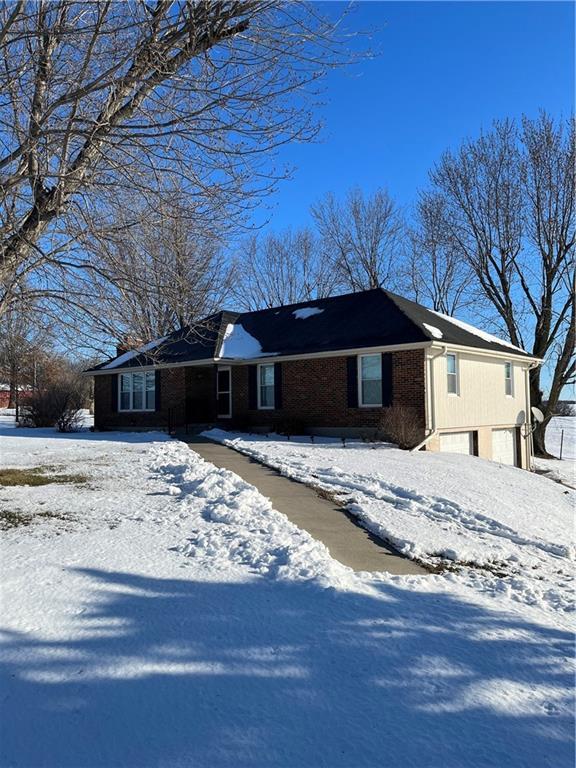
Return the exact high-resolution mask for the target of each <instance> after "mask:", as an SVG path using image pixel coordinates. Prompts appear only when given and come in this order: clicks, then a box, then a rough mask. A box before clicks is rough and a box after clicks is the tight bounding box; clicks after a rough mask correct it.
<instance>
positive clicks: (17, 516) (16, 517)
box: [0, 509, 68, 531]
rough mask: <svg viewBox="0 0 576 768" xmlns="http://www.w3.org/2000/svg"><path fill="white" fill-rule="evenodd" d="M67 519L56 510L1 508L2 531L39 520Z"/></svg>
mask: <svg viewBox="0 0 576 768" xmlns="http://www.w3.org/2000/svg"><path fill="white" fill-rule="evenodd" d="M46 519H53V520H67V519H68V518H66V517H64V515H58V514H56V513H55V512H36V513H35V514H30V513H28V512H20V511H19V510H8V509H0V531H9V530H10V529H11V528H19V527H21V526H24V525H30V524H31V523H33V522H37V521H39V520H46Z"/></svg>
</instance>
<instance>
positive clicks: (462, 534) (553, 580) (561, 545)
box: [206, 430, 576, 612]
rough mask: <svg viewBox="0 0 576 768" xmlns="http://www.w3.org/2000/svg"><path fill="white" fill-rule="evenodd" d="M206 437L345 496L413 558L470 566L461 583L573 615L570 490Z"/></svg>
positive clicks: (455, 466) (406, 458)
mask: <svg viewBox="0 0 576 768" xmlns="http://www.w3.org/2000/svg"><path fill="white" fill-rule="evenodd" d="M206 434H207V435H209V436H211V437H213V438H214V439H218V440H221V441H222V442H224V443H226V444H228V445H230V446H233V447H234V448H236V449H238V450H240V451H242V452H243V453H246V454H248V455H250V456H253V457H255V458H256V459H259V460H260V461H264V462H265V463H267V464H269V465H271V466H273V467H275V468H276V469H278V470H280V472H282V474H285V475H287V476H288V477H292V478H294V479H296V480H300V481H302V482H305V483H309V484H311V485H316V486H318V487H320V488H324V489H326V490H329V491H332V492H336V493H337V494H338V495H339V496H340V498H341V499H342V501H344V502H345V503H346V504H347V507H348V509H349V510H350V511H351V512H352V513H354V514H355V515H357V516H358V518H359V519H360V521H361V522H362V524H363V525H365V526H366V527H367V528H369V529H370V530H372V531H374V533H376V534H378V535H380V536H381V537H382V538H384V539H386V540H387V541H389V542H391V543H392V544H393V545H394V546H395V547H396V548H397V549H398V550H400V551H401V552H402V553H404V554H405V555H407V556H408V557H412V558H417V559H419V560H421V561H423V562H424V563H428V564H431V565H438V564H440V565H444V566H445V565H452V564H459V565H469V566H472V568H464V569H462V571H461V578H464V579H466V580H470V579H472V580H473V581H474V582H475V584H476V587H477V588H481V589H483V590H484V591H487V592H492V593H494V592H496V593H500V592H506V593H507V594H508V595H509V596H511V597H513V598H514V599H516V600H518V601H521V602H523V603H526V604H534V605H539V606H541V607H542V608H544V609H550V610H553V611H554V612H558V611H560V612H564V611H572V610H573V607H574V604H573V587H574V560H575V547H574V537H573V523H574V501H575V498H576V494H575V493H574V492H573V491H571V490H569V489H567V488H565V487H564V486H561V485H558V484H557V483H553V482H551V481H550V480H548V479H547V478H544V477H541V476H538V475H535V474H531V473H528V472H526V471H524V470H521V469H516V468H515V467H508V466H503V465H500V464H496V463H494V462H491V461H484V460H482V459H479V458H477V457H474V456H460V455H456V454H448V453H427V452H418V453H414V454H410V453H407V452H406V451H400V450H398V449H396V448H394V447H393V446H390V445H386V444H382V443H380V444H373V445H370V444H364V443H360V442H349V443H348V444H347V447H343V446H342V444H341V442H340V441H337V440H334V439H323V440H322V439H318V438H316V440H315V442H314V443H313V444H312V443H311V442H310V439H309V438H293V439H292V440H290V441H289V440H286V439H284V438H280V437H276V436H268V437H260V436H257V435H239V434H238V435H234V434H232V433H229V432H222V431H220V430H212V431H211V432H209V433H206ZM494 574H496V576H495V575H494Z"/></svg>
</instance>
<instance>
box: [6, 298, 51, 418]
mask: <svg viewBox="0 0 576 768" xmlns="http://www.w3.org/2000/svg"><path fill="white" fill-rule="evenodd" d="M51 348H52V340H51V338H50V328H49V326H48V325H47V324H46V323H43V324H42V325H39V324H38V322H37V316H36V314H35V312H33V311H31V308H30V307H29V306H27V305H25V304H21V305H20V306H19V308H18V309H16V308H15V307H12V308H11V310H10V311H9V312H7V313H6V314H5V315H4V317H3V318H2V327H1V330H0V380H3V381H5V382H6V383H8V385H9V387H10V390H9V401H8V407H9V408H14V407H15V406H16V402H17V398H18V392H19V391H20V389H21V388H22V387H25V388H26V389H34V388H35V387H36V383H37V376H38V372H39V371H40V370H41V368H42V361H43V360H44V358H45V356H46V353H47V352H48V350H50V349H51Z"/></svg>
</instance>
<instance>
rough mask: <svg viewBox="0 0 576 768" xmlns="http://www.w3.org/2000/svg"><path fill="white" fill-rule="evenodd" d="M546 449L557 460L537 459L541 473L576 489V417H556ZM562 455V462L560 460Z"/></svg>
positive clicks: (548, 434)
mask: <svg viewBox="0 0 576 768" xmlns="http://www.w3.org/2000/svg"><path fill="white" fill-rule="evenodd" d="M546 448H547V449H548V452H549V453H551V454H552V456H556V457H558V458H556V459H535V460H534V463H535V465H536V469H537V470H538V471H539V472H543V473H546V475H547V476H548V477H549V478H550V479H551V480H558V481H560V482H562V483H565V484H566V485H569V486H570V487H571V488H576V416H555V417H554V418H553V419H552V420H551V421H550V424H549V425H548V429H547V430H546ZM560 453H562V460H560V458H559V457H560Z"/></svg>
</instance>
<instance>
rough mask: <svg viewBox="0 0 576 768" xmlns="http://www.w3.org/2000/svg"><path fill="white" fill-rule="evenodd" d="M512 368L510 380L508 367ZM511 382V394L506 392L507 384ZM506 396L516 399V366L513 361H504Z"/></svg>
mask: <svg viewBox="0 0 576 768" xmlns="http://www.w3.org/2000/svg"><path fill="white" fill-rule="evenodd" d="M507 365H509V366H510V378H508V377H507V376H506V366H507ZM507 381H509V382H510V392H506V382H507ZM504 394H505V395H506V397H514V364H513V363H512V361H511V360H505V361H504Z"/></svg>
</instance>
